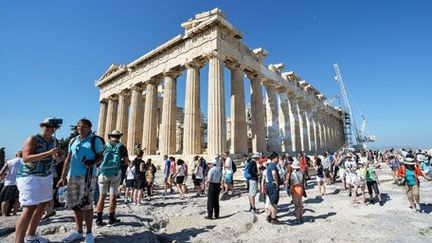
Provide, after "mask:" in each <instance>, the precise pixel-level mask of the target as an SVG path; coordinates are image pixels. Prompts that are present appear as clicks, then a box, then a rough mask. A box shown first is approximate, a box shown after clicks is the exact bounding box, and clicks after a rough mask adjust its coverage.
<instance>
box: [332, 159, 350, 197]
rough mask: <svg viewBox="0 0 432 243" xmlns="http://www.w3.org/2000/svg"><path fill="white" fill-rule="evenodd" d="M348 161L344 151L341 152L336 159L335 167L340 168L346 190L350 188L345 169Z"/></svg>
mask: <svg viewBox="0 0 432 243" xmlns="http://www.w3.org/2000/svg"><path fill="white" fill-rule="evenodd" d="M346 161H347V158H346V157H345V155H344V154H343V153H340V154H339V155H338V157H337V158H336V161H335V168H336V167H337V168H338V170H339V178H340V180H341V181H342V188H343V189H344V190H348V187H347V171H346V169H345V162H346ZM335 177H336V174H334V175H333V179H335Z"/></svg>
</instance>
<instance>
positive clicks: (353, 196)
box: [350, 184, 358, 204]
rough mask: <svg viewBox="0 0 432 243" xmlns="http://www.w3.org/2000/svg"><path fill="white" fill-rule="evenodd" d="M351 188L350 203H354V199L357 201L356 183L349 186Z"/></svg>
mask: <svg viewBox="0 0 432 243" xmlns="http://www.w3.org/2000/svg"><path fill="white" fill-rule="evenodd" d="M350 187H351V188H352V189H351V190H352V191H351V193H352V194H351V195H352V204H355V203H356V201H357V188H358V187H357V185H356V184H354V186H350Z"/></svg>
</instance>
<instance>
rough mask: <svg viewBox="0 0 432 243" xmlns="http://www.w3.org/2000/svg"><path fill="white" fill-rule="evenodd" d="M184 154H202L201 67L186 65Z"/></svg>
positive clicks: (191, 64) (192, 64) (194, 64)
mask: <svg viewBox="0 0 432 243" xmlns="http://www.w3.org/2000/svg"><path fill="white" fill-rule="evenodd" d="M186 69H187V71H186V94H185V96H186V97H185V110H184V113H185V114H184V125H183V126H184V133H183V135H184V136H183V154H190V155H195V154H200V153H201V101H200V65H197V64H196V63H188V64H186Z"/></svg>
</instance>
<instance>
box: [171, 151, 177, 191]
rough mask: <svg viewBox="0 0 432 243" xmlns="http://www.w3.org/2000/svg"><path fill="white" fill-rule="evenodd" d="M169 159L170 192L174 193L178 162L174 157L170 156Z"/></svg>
mask: <svg viewBox="0 0 432 243" xmlns="http://www.w3.org/2000/svg"><path fill="white" fill-rule="evenodd" d="M169 161H170V167H169V168H170V170H169V173H170V174H169V185H170V193H174V188H176V186H175V184H176V183H175V174H176V170H177V163H176V160H175V158H174V157H172V156H171V157H169Z"/></svg>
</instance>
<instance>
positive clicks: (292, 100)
mask: <svg viewBox="0 0 432 243" xmlns="http://www.w3.org/2000/svg"><path fill="white" fill-rule="evenodd" d="M288 100H289V113H290V125H291V126H290V130H291V147H292V151H293V152H300V151H301V139H300V127H301V126H300V119H301V117H299V115H298V102H299V101H298V99H297V98H296V97H294V96H293V95H289V96H288Z"/></svg>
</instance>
